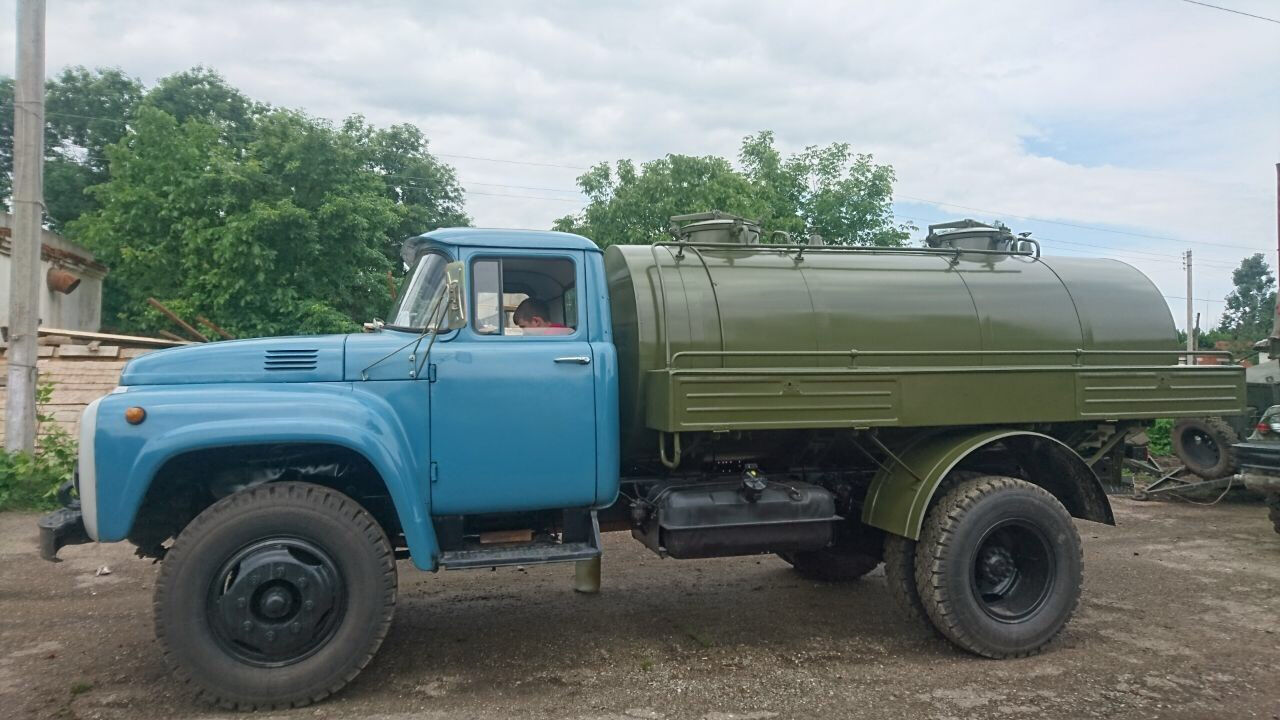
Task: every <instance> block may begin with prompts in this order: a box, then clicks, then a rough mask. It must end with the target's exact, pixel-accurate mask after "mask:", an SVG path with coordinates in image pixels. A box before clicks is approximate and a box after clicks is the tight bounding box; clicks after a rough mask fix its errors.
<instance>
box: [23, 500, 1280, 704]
mask: <svg viewBox="0 0 1280 720" xmlns="http://www.w3.org/2000/svg"><path fill="white" fill-rule="evenodd" d="M1114 502H1115V509H1116V515H1117V517H1118V520H1119V522H1120V526H1119V527H1115V528H1112V527H1106V526H1100V525H1093V524H1090V523H1082V524H1081V525H1080V528H1081V532H1082V535H1083V536H1084V538H1085V563H1086V565H1085V568H1086V571H1085V572H1086V586H1085V592H1084V600H1083V603H1082V605H1081V609H1080V611H1079V613H1078V614H1077V615H1076V618H1075V619H1074V621H1073V622H1072V623H1071V625H1070V626H1069V627H1068V629H1067V631H1066V632H1065V633H1064V634H1063V635H1062V636H1061V638H1060V639H1059V640H1058V641H1057V642H1055V644H1054V646H1052V647H1051V648H1050V650H1049V651H1048V652H1046V653H1045V654H1043V655H1041V656H1038V657H1034V658H1028V659H1024V660H1009V661H991V660H981V659H978V658H974V657H971V656H968V655H965V654H963V653H961V652H959V651H957V650H955V649H953V648H952V647H950V646H949V645H947V644H946V643H945V642H943V641H941V640H938V639H936V638H933V637H931V636H930V635H929V634H928V633H927V632H925V631H922V630H921V629H920V628H917V627H914V626H911V625H909V624H907V623H906V622H904V621H902V620H900V619H898V617H897V616H896V615H894V614H893V613H892V612H891V609H890V608H889V607H887V606H886V604H887V603H888V600H889V598H888V594H887V591H886V589H885V587H884V576H883V574H882V573H881V572H880V571H876V572H875V573H874V574H872V575H871V576H869V577H867V578H865V579H863V580H861V581H859V582H856V583H851V584H846V585H822V584H815V583H813V582H809V581H805V580H803V579H801V578H799V577H797V576H796V575H795V574H794V573H793V572H791V571H790V570H789V568H788V567H787V566H786V565H785V564H784V563H783V562H782V561H780V560H778V559H776V558H773V557H754V558H733V559H725V560H704V561H692V562H681V561H675V560H662V559H659V558H657V557H656V556H653V555H651V554H650V553H649V552H648V551H647V550H645V549H644V548H642V547H641V546H640V545H639V544H638V543H636V542H634V541H633V540H631V538H630V537H628V536H627V535H625V534H618V533H614V534H611V535H608V536H606V552H605V562H604V575H605V579H604V591H603V593H601V594H600V595H598V596H581V595H576V594H574V593H573V592H572V590H571V589H570V587H571V580H572V574H573V568H572V566H549V567H532V568H528V569H516V568H508V569H501V570H497V571H471V572H449V573H440V574H436V575H432V574H428V573H421V572H418V571H416V570H414V569H413V568H412V567H411V566H409V565H408V564H407V563H401V566H400V570H401V576H400V578H401V579H400V582H401V590H400V604H399V608H398V611H397V613H396V619H395V624H394V626H393V627H392V630H391V634H390V636H389V637H388V639H387V642H386V644H384V645H383V647H382V650H381V652H380V653H379V654H378V656H377V657H376V658H375V659H374V661H373V662H372V663H371V664H370V666H369V667H368V668H367V669H365V671H364V673H363V674H362V675H361V676H360V677H359V678H358V679H357V680H356V681H355V682H354V683H353V684H352V685H351V686H349V687H348V688H347V689H346V690H345V691H344V692H342V693H341V694H339V695H338V696H337V697H336V698H332V699H330V700H328V701H326V702H324V703H321V704H319V705H316V706H313V707H309V708H304V709H301V710H297V711H292V712H288V713H276V714H271V715H265V714H264V715H260V716H259V717H271V718H276V717H280V718H361V719H366V718H410V717H412V718H451V719H452V718H473V717H474V718H480V717H496V718H525V717H529V718H670V719H678V718H709V719H715V720H730V719H731V718H753V719H762V718H775V717H776V718H793V717H796V718H798V717H840V718H854V717H868V718H878V719H886V720H888V719H892V718H912V719H914V718H935V719H938V720H942V719H945V718H1013V719H1018V718H1034V719H1036V720H1040V719H1042V718H1091V717H1099V718H1151V717H1161V718H1164V717H1168V718H1254V717H1257V718H1269V719H1272V720H1274V719H1275V718H1280V682H1278V676H1277V668H1280V535H1276V534H1275V533H1273V532H1272V530H1271V524H1270V523H1269V522H1268V521H1267V518H1266V511H1265V509H1264V508H1263V507H1262V505H1261V504H1258V503H1244V502H1241V503H1224V504H1220V505H1217V506H1213V507H1198V506H1193V505H1189V504H1185V503H1178V502H1150V503H1138V502H1135V501H1131V500H1127V499H1117V500H1115V501H1114ZM34 523H35V517H34V516H32V515H25V514H3V515H0V715H2V716H5V717H11V718H25V717H38V718H48V717H54V718H63V717H76V718H107V719H114V718H121V719H123V718H130V719H134V718H136V719H139V720H147V719H149V718H193V717H222V716H223V715H222V714H220V713H214V712H211V711H210V710H208V709H207V708H205V707H202V706H200V705H197V704H195V703H194V702H193V700H192V697H191V694H190V692H189V691H187V690H185V689H184V688H182V687H179V686H178V685H177V684H176V683H175V682H174V681H173V680H172V679H171V678H170V677H169V675H168V674H167V672H166V670H165V667H164V664H163V662H162V661H161V658H160V652H159V649H158V647H157V645H156V641H155V639H154V637H153V635H152V629H151V607H150V603H151V591H152V584H153V582H154V580H155V576H156V569H157V568H156V566H155V565H153V564H151V563H150V562H149V561H144V560H138V559H136V558H133V557H132V556H131V548H130V547H129V546H128V545H126V544H115V545H102V546H92V545H85V546H79V547H72V548H68V549H66V550H64V551H63V556H64V557H65V558H66V562H63V563H60V564H57V565H51V564H48V563H45V562H43V561H41V560H40V559H39V558H38V557H37V555H36V554H35V532H34V527H35V525H34ZM104 565H105V566H108V567H109V568H110V570H111V572H110V574H107V575H100V576H99V575H95V570H97V569H98V568H99V567H101V566H104ZM231 717H235V716H231ZM239 717H243V716H239Z"/></svg>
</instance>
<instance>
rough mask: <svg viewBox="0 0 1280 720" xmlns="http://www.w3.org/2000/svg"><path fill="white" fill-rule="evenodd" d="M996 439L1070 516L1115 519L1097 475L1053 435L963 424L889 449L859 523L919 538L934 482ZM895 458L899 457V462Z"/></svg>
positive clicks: (1107, 521)
mask: <svg viewBox="0 0 1280 720" xmlns="http://www.w3.org/2000/svg"><path fill="white" fill-rule="evenodd" d="M996 442H1003V443H1005V444H1007V445H1009V446H1010V451H1011V452H1012V453H1014V455H1016V456H1017V460H1018V462H1019V464H1020V465H1022V466H1023V467H1024V469H1027V474H1028V480H1030V481H1031V482H1034V483H1036V484H1037V485H1040V486H1042V487H1044V488H1045V489H1046V490H1048V491H1049V492H1051V493H1053V495H1054V497H1056V498H1058V500H1059V501H1060V502H1062V504H1063V505H1064V506H1065V507H1066V508H1067V511H1068V512H1070V513H1071V515H1072V516H1073V517H1077V518H1081V519H1084V520H1092V521H1094V522H1100V523H1105V524H1107V525H1114V524H1115V517H1114V515H1113V514H1112V512H1111V504H1110V502H1109V501H1108V500H1107V495H1106V492H1105V491H1104V490H1103V488H1102V483H1101V482H1100V481H1099V480H1098V477H1097V475H1095V474H1094V472H1093V470H1092V469H1090V468H1089V465H1088V464H1087V463H1085V461H1084V459H1083V458H1081V457H1080V455H1079V454H1078V453H1076V451H1075V450H1073V449H1071V447H1070V446H1068V445H1066V444H1065V443H1063V442H1062V441H1061V440H1058V439H1057V438H1054V437H1051V436H1049V435H1045V434H1043V433H1038V432H1032V431H1029V430H1016V429H1010V428H995V429H980V430H974V429H963V430H951V431H943V432H938V433H933V434H925V435H919V436H917V437H915V438H912V439H911V440H910V441H908V442H907V443H906V444H905V445H903V446H901V447H900V448H897V449H895V450H894V452H895V454H896V455H897V457H898V460H893V459H892V458H891V459H890V460H889V461H888V462H887V463H886V464H885V465H884V466H883V467H882V468H881V469H880V470H879V471H877V472H876V475H875V477H874V478H873V479H872V481H871V486H870V488H869V489H868V490H867V497H866V501H865V503H864V504H863V507H862V522H864V523H866V524H867V525H871V526H873V527H877V528H880V529H881V530H885V531H887V532H891V533H893V534H895V535H902V536H904V537H907V538H910V539H912V540H918V539H919V538H920V529H921V528H922V527H923V525H924V516H925V512H926V511H927V510H928V509H929V506H930V504H931V503H932V502H933V498H934V495H935V494H936V493H937V490H938V486H939V485H941V484H942V481H943V480H944V479H946V477H947V475H948V474H949V473H950V472H951V471H952V470H954V469H955V468H956V466H958V465H959V464H960V463H961V462H962V461H963V460H964V459H965V458H967V457H969V455H971V454H972V453H974V452H976V451H978V450H980V449H982V448H984V447H986V446H988V445H990V444H992V443H996ZM899 461H900V462H899Z"/></svg>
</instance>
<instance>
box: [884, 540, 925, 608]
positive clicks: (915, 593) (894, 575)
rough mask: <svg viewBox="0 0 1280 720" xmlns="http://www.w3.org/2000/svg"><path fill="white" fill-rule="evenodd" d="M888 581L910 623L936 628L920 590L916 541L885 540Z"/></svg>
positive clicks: (885, 579)
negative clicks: (918, 586)
mask: <svg viewBox="0 0 1280 720" xmlns="http://www.w3.org/2000/svg"><path fill="white" fill-rule="evenodd" d="M884 582H885V586H887V587H888V588H889V596H890V597H891V598H893V604H894V607H896V608H897V610H898V613H899V614H900V615H902V616H903V618H905V619H906V620H907V621H908V622H911V623H915V624H918V625H922V626H924V627H928V628H932V627H933V624H932V623H931V622H930V620H929V616H928V615H927V614H925V610H924V603H922V602H921V601H920V591H919V590H917V589H916V541H915V540H912V539H910V538H905V537H902V536H901V535H887V536H886V537H885V539H884Z"/></svg>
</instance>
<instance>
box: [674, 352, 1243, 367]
mask: <svg viewBox="0 0 1280 720" xmlns="http://www.w3.org/2000/svg"><path fill="white" fill-rule="evenodd" d="M966 355H979V356H984V357H985V356H988V355H994V356H1005V357H1008V356H1014V357H1017V356H1027V355H1068V356H1073V357H1077V358H1078V357H1081V356H1085V355H1089V356H1094V357H1096V356H1100V355H1101V356H1112V355H1172V356H1184V355H1191V356H1194V357H1225V358H1227V359H1228V360H1230V359H1231V352H1230V351H1228V350H1193V351H1191V352H1188V351H1187V350H1185V349H1181V350H1086V349H1084V348H1076V349H1075V350H1064V349H1055V350H856V349H851V350H681V351H679V352H677V353H676V354H674V355H671V356H670V358H671V359H670V362H668V363H667V369H668V370H673V369H675V364H676V363H677V362H678V361H679V360H680V358H682V357H707V358H725V357H847V358H849V359H850V360H852V361H857V359H858V358H859V357H935V356H948V357H956V356H961V357H963V356H966Z"/></svg>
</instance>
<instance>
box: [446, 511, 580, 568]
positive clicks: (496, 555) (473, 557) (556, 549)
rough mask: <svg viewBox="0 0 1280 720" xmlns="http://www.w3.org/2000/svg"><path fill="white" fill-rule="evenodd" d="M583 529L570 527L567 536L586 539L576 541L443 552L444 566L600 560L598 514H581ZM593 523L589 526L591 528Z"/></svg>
mask: <svg viewBox="0 0 1280 720" xmlns="http://www.w3.org/2000/svg"><path fill="white" fill-rule="evenodd" d="M581 519H582V521H581V526H580V527H579V528H576V530H578V532H573V530H574V529H572V528H568V527H566V528H565V529H564V532H563V533H562V535H563V536H564V537H574V536H577V537H582V536H585V538H583V539H580V540H576V541H573V542H547V541H545V540H544V541H539V542H530V543H520V544H509V545H499V546H484V545H472V546H470V547H466V548H462V549H458V550H446V551H444V552H442V553H440V567H442V568H444V569H445V570H472V569H476V568H490V567H502V566H507V565H544V564H547V563H560V562H578V561H580V560H591V559H593V558H597V557H600V521H599V520H597V519H596V513H595V511H594V510H592V511H591V514H590V516H588V515H587V514H586V513H582V514H581ZM588 521H589V523H590V524H589V526H588V524H587V523H588Z"/></svg>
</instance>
